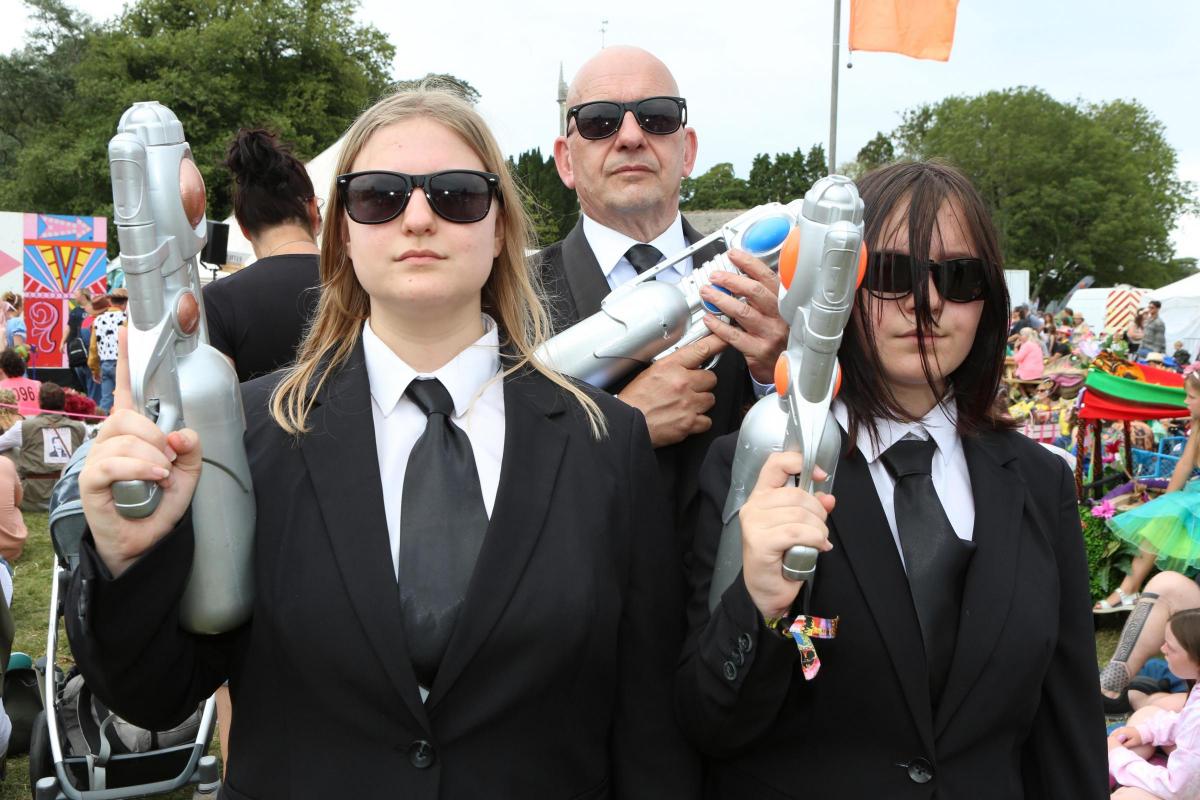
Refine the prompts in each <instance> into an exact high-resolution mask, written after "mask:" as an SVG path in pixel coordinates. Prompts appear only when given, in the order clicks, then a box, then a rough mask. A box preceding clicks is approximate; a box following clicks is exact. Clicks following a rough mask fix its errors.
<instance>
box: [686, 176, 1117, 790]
mask: <svg viewBox="0 0 1200 800" xmlns="http://www.w3.org/2000/svg"><path fill="white" fill-rule="evenodd" d="M859 187H860V190H861V194H862V198H863V201H864V203H865V206H866V219H865V222H866V231H865V238H866V242H867V244H868V248H869V252H870V254H871V256H870V260H869V267H868V273H867V277H866V281H865V283H864V286H863V288H862V289H861V290H860V292H859V297H858V300H857V303H856V309H855V312H854V315H853V318H852V320H851V324H850V326H849V327H848V328H847V331H846V338H845V341H844V344H843V346H842V350H841V353H840V359H839V360H840V362H841V364H842V365H843V370H844V372H843V384H842V391H841V394H840V396H839V400H838V401H837V403H836V404H835V409H834V411H835V416H836V417H837V419H838V422H839V423H840V425H841V428H842V430H843V434H844V443H845V448H844V451H843V455H842V457H841V459H840V461H839V463H838V466H837V472H836V477H835V484H834V487H833V493H832V496H827V495H822V496H816V497H814V496H811V495H809V494H806V493H805V492H803V491H802V490H800V489H798V488H796V487H794V486H792V485H791V481H790V480H789V476H790V475H792V474H797V473H799V471H800V464H801V459H800V457H799V456H798V455H797V454H782V453H781V454H776V455H775V456H772V457H771V459H769V460H768V462H767V465H766V466H765V467H764V469H763V471H762V473H761V475H760V478H759V481H758V484H757V487H756V488H755V490H754V492H753V495H752V496H751V497H750V499H749V501H748V502H747V503H746V504H745V506H744V507H743V508H742V510H741V525H742V533H743V540H742V556H743V571H742V573H741V574H740V575H739V576H738V577H737V578H736V579H735V580H734V582H733V583H732V585H731V586H730V587H729V588H728V590H726V591H725V592H724V594H723V595H722V596H721V598H720V601H719V603H718V604H717V605H716V607H715V609H714V610H713V611H712V613H711V614H710V613H709V604H708V600H709V584H710V579H711V575H712V567H713V563H714V557H715V553H716V550H717V543H718V541H719V539H720V534H721V527H722V526H721V511H722V509H723V507H724V504H725V498H726V494H727V492H728V488H729V479H730V465H731V462H732V459H733V452H734V444H735V437H734V436H732V435H731V436H729V437H727V438H726V439H724V440H723V441H719V442H718V443H717V444H716V445H714V447H713V450H712V451H711V452H710V455H709V459H708V462H707V463H706V465H705V467H704V469H703V470H702V472H701V485H702V489H703V499H702V501H701V502H702V503H703V507H702V508H701V509H700V518H701V520H702V521H701V523H700V526H699V529H698V530H697V532H696V539H695V548H694V564H693V568H694V570H693V586H692V591H693V597H692V602H691V604H690V609H689V616H690V636H689V640H688V642H687V644H686V646H685V650H684V660H683V662H682V666H681V668H680V670H679V672H678V675H677V685H676V700H677V714H678V716H679V718H680V721H681V723H682V724H683V725H684V728H685V731H686V732H687V733H688V734H689V735H690V737H691V738H692V740H693V741H694V743H695V744H696V745H697V746H698V747H699V748H700V749H701V750H702V751H703V752H704V753H705V754H706V755H708V756H709V757H710V758H709V764H708V768H707V770H706V781H707V786H706V793H705V797H711V798H755V800H761V799H762V798H768V797H770V798H784V797H796V798H800V797H804V798H813V797H821V798H826V797H828V798H833V797H838V798H842V797H845V798H852V797H853V798H858V797H864V798H865V797H880V798H883V797H886V798H889V800H892V799H893V798H932V797H939V798H970V799H971V800H985V799H986V798H995V800H1015V798H1046V800H1050V798H1053V799H1054V800H1060V799H1061V798H1100V797H1104V796H1105V794H1106V786H1107V783H1106V767H1105V754H1104V727H1103V717H1102V714H1101V709H1100V705H1099V701H1098V699H1097V698H1096V697H1095V692H1094V689H1093V687H1094V686H1095V681H1096V661H1095V643H1094V639H1093V634H1092V621H1091V615H1090V613H1089V598H1088V576H1087V565H1086V560H1085V557H1084V551H1083V542H1082V537H1081V534H1080V527H1079V517H1078V514H1077V513H1076V505H1075V496H1074V483H1073V481H1072V479H1071V474H1070V472H1069V470H1068V469H1067V467H1066V465H1065V464H1064V463H1063V462H1062V461H1061V460H1060V459H1059V458H1058V457H1056V456H1055V455H1053V454H1051V453H1050V452H1049V451H1047V450H1045V449H1043V448H1041V447H1040V446H1038V445H1037V444H1035V443H1033V442H1032V441H1030V440H1028V439H1025V438H1024V437H1022V436H1020V435H1018V434H1016V433H1014V432H1012V431H1011V430H1010V429H1009V425H1008V424H1007V423H1006V422H1005V421H1004V420H1003V419H1000V418H998V417H996V416H995V414H994V412H993V410H992V400H993V397H994V396H995V390H996V385H997V383H998V381H999V378H1000V374H1001V370H1002V365H1003V359H1004V340H1005V337H1006V335H1007V330H1006V320H1007V317H1008V296H1007V292H1006V290H1005V285H1004V277H1003V272H1002V268H1001V255H1000V249H999V245H998V242H997V235H996V232H995V229H994V228H993V226H992V223H991V220H990V218H989V216H988V213H987V211H986V209H985V207H984V204H983V201H982V200H981V198H980V196H979V194H978V193H977V192H976V190H975V189H974V188H973V187H972V186H971V184H970V183H969V182H968V180H967V179H966V178H965V177H964V176H963V175H962V174H961V173H960V172H958V171H957V170H955V169H953V168H951V167H948V166H946V165H942V164H936V163H920V164H900V165H894V166H889V167H885V168H882V169H880V170H877V171H875V172H873V173H871V174H869V175H867V176H866V177H865V178H863V179H862V181H861V182H860V183H859ZM835 498H836V503H835V502H834V500H835ZM797 544H802V545H808V546H811V547H816V548H818V549H819V550H821V551H822V554H821V555H820V557H819V558H818V562H817V573H816V578H815V580H814V583H813V586H812V587H811V589H812V592H811V601H810V603H809V604H808V607H807V608H804V607H803V606H804V603H803V601H802V599H801V598H802V597H803V595H802V594H800V589H801V585H800V584H798V583H794V582H790V581H787V580H785V579H784V578H783V577H782V574H781V569H780V567H781V559H782V556H783V554H784V553H785V552H786V551H787V550H788V549H789V548H790V547H792V546H793V545H797ZM800 613H806V614H809V615H811V616H816V617H821V618H833V617H837V618H839V627H838V629H837V634H836V637H835V638H832V639H817V640H815V647H816V651H817V655H818V656H819V658H820V662H821V664H820V669H819V671H818V672H817V674H816V675H815V677H812V679H811V680H806V679H805V677H804V675H803V674H802V670H801V660H800V657H799V654H798V647H797V644H796V642H795V641H794V640H793V639H792V638H791V637H789V636H787V635H786V631H787V630H788V628H789V626H790V624H791V622H792V618H793V617H794V616H795V615H797V614H800Z"/></svg>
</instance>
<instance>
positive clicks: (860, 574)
mask: <svg viewBox="0 0 1200 800" xmlns="http://www.w3.org/2000/svg"><path fill="white" fill-rule="evenodd" d="M844 437H845V434H843V439H844ZM833 494H834V496H835V497H837V498H838V501H839V502H838V503H837V505H836V506H834V509H833V514H832V519H833V530H832V531H831V537H832V538H833V541H834V546H835V547H840V548H842V552H844V553H845V555H846V559H847V560H848V561H849V562H850V568H851V569H852V570H853V571H854V575H855V578H857V580H858V585H859V589H860V590H861V591H862V594H863V597H865V598H866V601H867V606H868V608H869V609H870V610H871V615H872V616H873V617H874V621H875V625H876V627H877V628H878V629H879V635H880V637H881V638H882V639H883V641H884V644H885V646H886V647H887V650H888V654H889V655H890V656H891V659H892V666H893V667H894V668H895V670H896V675H897V676H898V677H899V679H900V686H901V688H902V689H903V691H904V699H905V701H907V703H908V707H909V710H910V711H912V715H913V719H914V720H916V722H917V728H918V730H920V732H921V741H922V742H923V743H924V744H925V747H926V752H933V714H932V711H931V709H930V701H929V681H928V679H927V678H926V674H925V652H924V645H923V644H922V640H921V628H920V626H919V624H918V622H917V613H916V611H915V610H914V608H913V603H912V594H911V592H910V591H909V588H908V577H907V576H906V575H905V573H904V565H903V563H902V562H901V561H900V554H899V552H898V551H897V549H896V542H895V540H894V539H893V538H892V533H891V528H890V527H888V523H887V518H886V517H885V516H884V515H883V507H882V506H881V505H880V504H879V495H878V494H877V493H876V491H875V484H874V482H873V481H872V480H871V474H870V471H869V467H868V465H867V461H866V459H865V458H863V456H862V454H861V453H860V452H859V451H858V448H855V449H854V450H852V451H851V452H850V454H849V455H848V456H843V457H842V459H841V461H840V462H839V463H838V468H837V475H836V476H835V477H834V491H833ZM835 552H836V551H835ZM820 581H821V571H820V568H819V567H818V569H817V578H816V584H815V586H814V590H815V591H816V592H820V591H821V584H820ZM829 611H830V613H838V612H839V611H840V609H836V608H833V609H829ZM842 624H843V625H854V624H867V621H866V620H861V621H860V620H852V619H843V620H842Z"/></svg>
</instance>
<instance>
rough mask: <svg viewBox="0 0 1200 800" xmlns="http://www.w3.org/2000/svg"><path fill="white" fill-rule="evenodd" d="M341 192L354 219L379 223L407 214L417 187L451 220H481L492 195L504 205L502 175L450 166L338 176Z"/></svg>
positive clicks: (343, 203)
mask: <svg viewBox="0 0 1200 800" xmlns="http://www.w3.org/2000/svg"><path fill="white" fill-rule="evenodd" d="M337 188H338V195H339V196H340V197H341V200H342V205H343V206H344V207H345V209H346V213H347V214H349V215H350V219H352V220H354V221H355V222H357V223H359V224H361V225H379V224H381V223H384V222H388V221H390V220H393V219H395V218H396V217H398V216H400V214H401V213H403V211H404V209H405V208H406V207H407V206H408V200H409V198H410V197H412V193H413V189H414V188H420V189H424V190H425V199H426V200H428V201H429V207H430V208H432V209H433V210H434V212H435V213H436V214H437V215H438V216H439V217H441V218H442V219H445V220H449V221H450V222H478V221H479V220H481V219H483V218H484V217H486V216H487V215H488V211H490V210H491V208H492V194H493V193H495V195H496V197H497V199H499V200H500V203H501V204H502V205H503V203H504V198H503V197H501V196H500V178H499V177H498V176H497V175H496V174H495V173H492V172H478V171H476V170H473V169H447V170H442V171H441V172H431V173H429V174H426V175H410V174H408V173H405V172H388V171H386V170H379V169H375V170H367V171H364V172H350V173H347V174H346V175H339V176H338V178H337Z"/></svg>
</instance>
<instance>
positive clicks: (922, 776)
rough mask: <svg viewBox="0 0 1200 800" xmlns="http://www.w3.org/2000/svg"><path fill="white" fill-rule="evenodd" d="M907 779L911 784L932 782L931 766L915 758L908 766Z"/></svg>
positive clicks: (921, 759)
mask: <svg viewBox="0 0 1200 800" xmlns="http://www.w3.org/2000/svg"><path fill="white" fill-rule="evenodd" d="M908 779H909V780H911V781H912V782H913V783H929V782H930V781H931V780H933V765H932V764H930V763H929V762H928V761H926V760H925V759H923V758H916V759H913V760H912V761H910V762H909V764H908Z"/></svg>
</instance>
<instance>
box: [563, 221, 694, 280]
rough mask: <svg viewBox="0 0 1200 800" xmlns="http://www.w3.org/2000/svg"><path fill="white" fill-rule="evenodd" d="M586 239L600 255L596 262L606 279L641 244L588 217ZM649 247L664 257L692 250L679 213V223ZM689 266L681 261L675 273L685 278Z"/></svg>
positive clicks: (584, 231)
mask: <svg viewBox="0 0 1200 800" xmlns="http://www.w3.org/2000/svg"><path fill="white" fill-rule="evenodd" d="M583 235H584V237H586V238H587V241H588V244H589V245H590V246H591V248H592V252H593V253H595V254H596V261H597V262H598V263H599V264H600V269H601V270H602V271H603V272H604V277H605V278H606V279H607V278H608V276H609V275H611V274H612V271H613V270H614V269H616V268H617V265H618V264H620V263H621V259H623V258H625V253H627V252H629V248H630V247H633V246H634V245H635V244H640V242H638V240H637V239H633V238H630V237H629V236H626V235H625V234H623V233H621V232H620V231H615V230H613V229H612V228H608V227H605V226H604V225H601V224H600V223H599V222H596V220H594V219H592V218H591V217H589V216H587V215H586V214H584V215H583ZM645 244H650V245H654V246H655V247H657V248H658V251H659V252H660V253H662V254H663V255H664V256H670V255H672V254H674V253H678V252H679V251H680V250H683V249H684V248H685V247H687V246H688V241H687V237H685V236H684V235H683V216H682V215H681V214H679V213H678V212H676V214H675V221H674V222H672V223H671V224H670V225H668V226H667V229H666V230H665V231H663V232H662V233H660V234H659V235H658V237H657V238H655V239H654V241H652V242H646V243H645ZM685 263H686V259H685V260H684V261H679V262H677V263H675V264H673V265H672V266H671V269H673V270H675V271H676V272H678V273H679V275H680V277H683V276H684V274H685V273H684V264H685Z"/></svg>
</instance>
